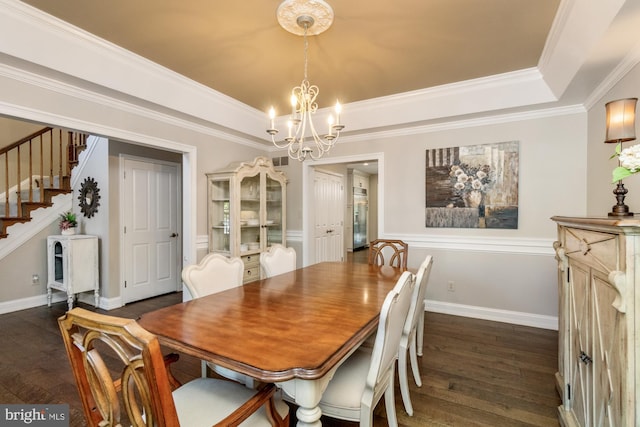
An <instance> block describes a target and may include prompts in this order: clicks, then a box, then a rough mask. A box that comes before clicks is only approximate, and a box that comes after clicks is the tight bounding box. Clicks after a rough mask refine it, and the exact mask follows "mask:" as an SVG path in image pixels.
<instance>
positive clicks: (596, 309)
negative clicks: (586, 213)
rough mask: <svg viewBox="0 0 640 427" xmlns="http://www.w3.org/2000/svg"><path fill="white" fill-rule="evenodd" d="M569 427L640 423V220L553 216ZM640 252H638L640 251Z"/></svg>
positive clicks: (560, 376)
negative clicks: (638, 273)
mask: <svg viewBox="0 0 640 427" xmlns="http://www.w3.org/2000/svg"><path fill="white" fill-rule="evenodd" d="M553 220H554V221H556V222H557V223H558V241H557V242H556V243H555V244H554V247H555V249H556V258H557V260H558V267H559V270H560V271H559V274H558V277H559V281H560V283H559V290H560V309H559V339H560V342H559V347H558V351H559V358H558V359H559V372H558V373H557V374H556V379H557V381H558V383H557V387H558V390H559V391H560V394H561V397H562V405H561V406H560V407H559V408H558V413H559V418H560V424H561V425H563V426H628V427H635V426H637V425H640V423H639V421H640V420H639V418H638V414H637V408H638V399H639V396H638V393H637V392H636V390H637V386H638V382H639V379H638V378H637V377H638V374H637V373H638V372H640V371H639V370H638V359H639V358H638V357H637V355H636V354H637V350H638V348H640V339H639V338H638V337H636V330H637V329H638V317H639V316H638V305H639V304H636V287H637V281H638V279H637V277H636V269H637V268H638V264H639V262H638V260H636V258H637V256H636V248H639V249H640V247H639V246H638V245H639V244H640V237H639V236H640V221H638V220H635V219H626V220H619V219H618V220H616V219H604V218H602V219H597V218H596V219H593V218H592V219H589V218H567V217H554V218H553ZM638 256H640V253H638Z"/></svg>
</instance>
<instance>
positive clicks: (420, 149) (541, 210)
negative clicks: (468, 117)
mask: <svg viewBox="0 0 640 427" xmlns="http://www.w3.org/2000/svg"><path fill="white" fill-rule="evenodd" d="M586 121H587V117H586V113H574V114H566V115H560V116H555V117H539V118H532V119H528V120H518V121H507V122H505V123H499V122H500V120H496V122H497V123H495V124H487V125H483V126H469V127H466V128H465V127H460V128H458V127H457V126H454V127H453V128H452V129H451V130H444V131H438V132H424V133H422V134H416V135H411V136H400V137H385V138H371V139H369V140H366V141H357V142H356V141H352V142H349V141H348V139H346V138H345V139H344V140H343V141H341V143H339V144H338V145H337V146H336V147H335V148H334V149H333V150H332V151H331V153H330V154H329V156H330V157H331V158H332V159H335V160H336V162H340V161H341V157H345V158H348V157H349V156H353V155H365V153H383V154H384V160H383V162H384V177H381V178H380V179H381V181H380V182H379V184H378V185H379V190H378V194H379V196H380V197H381V198H382V197H383V200H384V202H383V205H382V206H381V210H382V211H383V215H382V216H381V215H378V218H380V221H381V223H380V224H379V229H380V232H381V235H380V236H379V237H381V238H384V237H387V238H391V237H397V238H402V239H403V240H406V241H408V242H409V244H410V256H409V264H410V266H411V267H413V268H417V266H418V265H419V263H420V261H421V260H422V259H423V258H424V256H426V255H427V254H432V255H434V257H435V261H434V267H433V270H432V276H431V280H430V282H429V288H428V290H427V299H428V300H429V301H430V302H431V308H432V309H434V310H440V311H446V310H451V311H455V310H457V311H458V313H460V312H462V313H468V314H469V315H471V314H474V313H476V312H477V309H481V310H484V313H485V314H488V315H495V316H499V315H502V314H503V313H502V312H501V311H502V310H504V311H516V312H520V313H526V314H529V315H531V316H533V317H536V316H543V317H545V316H546V317H548V318H554V317H555V316H557V284H556V283H557V264H556V261H555V259H554V256H553V251H552V243H553V241H554V239H555V236H556V227H555V224H554V223H553V222H552V221H551V220H550V217H552V216H554V215H584V214H585V213H586V198H587V186H586V175H587V173H586V172H587V169H586V164H587V163H586V159H587V147H586V140H587V123H586ZM514 140H517V141H520V165H519V169H520V174H519V227H518V229H517V230H491V229H447V228H426V227H425V218H424V207H425V156H426V153H425V152H426V150H427V149H432V148H440V147H450V146H457V145H476V144H488V143H496V142H503V141H514ZM287 173H288V175H289V177H290V178H291V177H293V178H291V179H292V180H296V181H299V180H300V177H301V165H300V164H297V163H294V164H292V165H290V166H289V170H288V172H287ZM382 179H383V180H384V181H382ZM290 187H291V188H290V190H291V191H290V193H289V196H288V197H289V198H288V201H289V203H290V212H291V211H294V212H292V213H290V214H289V215H292V214H294V215H293V216H290V218H293V219H292V220H291V221H290V229H296V228H297V227H300V228H302V227H303V225H302V217H301V216H300V215H295V212H297V209H299V206H300V205H301V200H302V191H303V189H302V188H301V187H299V185H296V186H295V187H294V186H290ZM493 239H497V242H498V243H495V242H494V241H493ZM448 240H455V241H462V243H461V245H458V246H461V247H459V248H455V249H449V248H447V247H446V246H447V242H448ZM530 241H534V242H535V243H536V244H537V245H540V244H542V245H543V246H544V247H543V248H542V252H543V253H539V252H540V251H539V250H529V249H521V248H520V246H521V245H526V244H527V242H530ZM503 242H506V243H507V245H509V247H508V248H506V249H505V248H503V247H500V244H501V243H503ZM511 248H513V249H514V250H513V251H511V250H510V249H511ZM449 281H453V282H454V283H455V289H456V290H455V292H449V291H447V285H448V282H449ZM523 315H524V314H523ZM525 317H526V316H525ZM548 318H547V320H550V319H548Z"/></svg>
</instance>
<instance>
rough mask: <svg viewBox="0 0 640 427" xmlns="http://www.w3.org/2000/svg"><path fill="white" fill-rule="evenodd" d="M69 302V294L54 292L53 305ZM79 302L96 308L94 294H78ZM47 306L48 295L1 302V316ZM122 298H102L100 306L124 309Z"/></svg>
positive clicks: (107, 308)
mask: <svg viewBox="0 0 640 427" xmlns="http://www.w3.org/2000/svg"><path fill="white" fill-rule="evenodd" d="M66 300H67V294H65V293H64V292H57V291H54V292H53V295H51V303H52V304H55V303H59V302H63V301H66ZM78 301H80V302H83V303H85V304H88V305H90V306H91V307H93V306H94V303H95V299H94V295H93V292H83V293H79V294H78ZM43 305H47V294H42V295H36V296H33V297H28V298H21V299H16V300H12V301H5V302H0V314H6V313H13V312H14V311H20V310H26V309H29V308H35V307H41V306H43ZM122 305H123V304H122V298H120V297H117V298H104V297H100V300H99V303H98V306H99V308H101V309H103V310H113V309H115V308H120V307H122Z"/></svg>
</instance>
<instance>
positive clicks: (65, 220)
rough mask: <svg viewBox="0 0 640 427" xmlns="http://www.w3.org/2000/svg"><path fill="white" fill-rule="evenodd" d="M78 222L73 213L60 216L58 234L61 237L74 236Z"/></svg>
mask: <svg viewBox="0 0 640 427" xmlns="http://www.w3.org/2000/svg"><path fill="white" fill-rule="evenodd" d="M77 226H78V220H77V219H76V214H74V213H73V212H71V211H69V212H65V213H63V214H60V232H61V233H62V234H63V235H69V234H75V233H76V227H77Z"/></svg>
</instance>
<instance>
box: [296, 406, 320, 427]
mask: <svg viewBox="0 0 640 427" xmlns="http://www.w3.org/2000/svg"><path fill="white" fill-rule="evenodd" d="M321 415H322V411H321V410H320V408H318V407H317V406H316V407H315V408H303V407H302V406H300V407H299V408H298V410H297V411H296V417H297V418H298V423H297V424H296V427H303V426H304V427H307V426H309V427H311V426H313V427H320V426H322V422H320V416H321Z"/></svg>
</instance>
